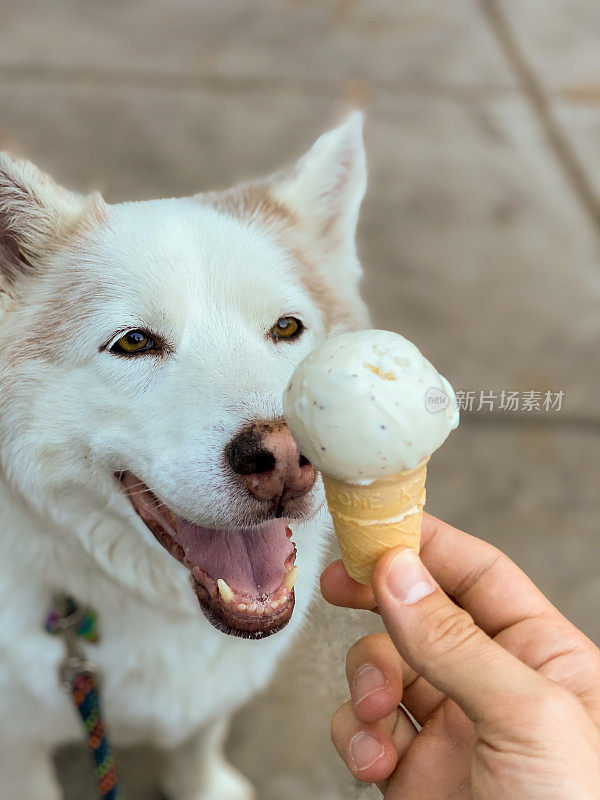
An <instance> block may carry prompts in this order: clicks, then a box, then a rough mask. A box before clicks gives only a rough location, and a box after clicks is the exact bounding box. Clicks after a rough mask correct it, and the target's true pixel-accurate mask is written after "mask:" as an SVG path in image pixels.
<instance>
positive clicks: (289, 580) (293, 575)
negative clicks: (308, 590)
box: [283, 567, 298, 592]
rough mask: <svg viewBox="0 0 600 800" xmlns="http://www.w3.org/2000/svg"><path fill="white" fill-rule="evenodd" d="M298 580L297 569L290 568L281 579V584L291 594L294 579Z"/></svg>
mask: <svg viewBox="0 0 600 800" xmlns="http://www.w3.org/2000/svg"><path fill="white" fill-rule="evenodd" d="M297 578H298V567H292V568H291V570H290V571H289V572H288V574H287V575H286V576H285V578H284V579H283V584H284V586H285V588H286V589H289V591H290V592H291V591H292V589H293V588H294V584H295V583H296V579H297Z"/></svg>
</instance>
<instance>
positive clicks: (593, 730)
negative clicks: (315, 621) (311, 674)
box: [321, 514, 600, 800]
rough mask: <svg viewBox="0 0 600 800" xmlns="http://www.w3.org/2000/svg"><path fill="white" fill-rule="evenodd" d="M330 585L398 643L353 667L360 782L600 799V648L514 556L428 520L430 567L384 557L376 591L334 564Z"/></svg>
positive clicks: (354, 748)
mask: <svg viewBox="0 0 600 800" xmlns="http://www.w3.org/2000/svg"><path fill="white" fill-rule="evenodd" d="M424 565H426V566H427V568H428V569H426V568H425V566H424ZM432 576H434V577H432ZM321 590H322V592H323V596H324V597H325V599H326V600H328V601H329V602H330V603H333V604H334V605H338V606H344V607H352V608H363V609H370V610H373V611H378V612H379V613H380V614H381V617H382V619H383V622H384V624H385V626H386V629H387V632H388V634H389V635H387V634H373V635H369V636H365V637H364V638H363V639H360V640H359V641H358V642H356V643H355V644H354V645H353V646H352V647H351V648H350V650H349V652H348V656H347V660H346V673H347V677H348V683H349V686H350V694H351V698H352V699H351V700H350V701H348V702H347V703H345V704H344V705H343V706H341V708H340V709H339V710H338V711H337V712H336V714H335V716H334V719H333V724H332V737H333V741H334V744H335V746H336V747H337V749H338V751H339V753H340V755H341V756H342V758H343V759H344V761H345V762H346V764H347V766H348V768H349V769H350V771H351V772H352V774H353V775H354V776H355V777H356V778H358V779H359V780H361V781H366V782H377V783H378V784H379V787H380V789H381V791H382V792H383V793H384V795H385V798H386V800H400V799H401V800H450V798H451V799H452V800H521V798H527V799H528V800H538V798H539V800H575V799H576V800H584V799H585V800H598V798H600V652H599V651H598V648H596V647H595V645H594V644H593V643H592V642H591V641H590V640H589V639H587V638H586V637H585V636H584V634H583V633H581V631H579V630H577V628H575V627H574V626H573V625H572V624H571V623H570V622H569V621H568V620H566V619H565V618H564V617H563V616H562V615H561V614H560V613H559V612H558V611H557V610H556V609H555V608H554V607H553V606H552V605H551V603H550V602H549V601H548V600H547V599H546V598H545V597H544V595H543V594H542V593H541V592H540V591H539V590H538V589H537V588H536V587H535V586H534V584H533V583H532V582H531V581H530V580H529V579H528V578H527V577H526V576H525V575H524V573H523V572H521V570H520V569H519V568H518V567H517V566H516V565H515V564H513V562H512V561H510V559H508V557H507V556H505V555H504V554H503V553H501V552H499V551H498V550H496V549H495V548H494V547H492V546H491V545H489V544H487V543H485V542H483V541H481V540H479V539H476V538H474V537H472V536H469V535H468V534H466V533H463V532H462V531H458V530H456V529H455V528H452V527H450V526H449V525H447V524H445V523H444V522H441V521H439V520H437V519H435V518H434V517H431V516H429V515H427V514H426V515H425V516H424V520H423V534H422V548H421V559H419V558H418V557H417V556H416V555H415V554H414V553H413V552H412V551H410V550H402V549H396V550H392V551H390V552H389V553H386V555H385V556H383V557H382V558H381V559H380V561H379V562H378V563H377V565H376V568H375V572H374V575H373V588H372V589H371V587H368V586H363V585H362V584H359V583H356V582H355V581H353V580H352V579H351V578H350V577H349V576H348V574H347V572H346V570H345V569H344V566H343V564H342V562H341V561H336V562H334V563H333V564H331V565H330V566H329V567H328V568H327V569H326V570H325V571H324V573H323V575H322V577H321ZM448 595H449V596H450V597H451V598H453V599H454V601H455V602H453V601H452V599H450V597H449V596H448ZM400 703H402V704H403V706H405V707H406V709H408V711H409V712H410V714H412V716H413V717H414V719H416V720H417V722H418V723H419V725H421V726H423V727H422V730H421V731H420V732H417V729H416V728H415V727H414V725H413V724H412V722H411V721H410V719H409V717H408V715H407V714H406V713H405V712H404V711H403V710H402V708H399V704H400Z"/></svg>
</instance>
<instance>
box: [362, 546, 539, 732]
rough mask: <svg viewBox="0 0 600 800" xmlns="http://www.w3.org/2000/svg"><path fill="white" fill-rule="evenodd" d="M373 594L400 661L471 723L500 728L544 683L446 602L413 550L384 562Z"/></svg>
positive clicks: (399, 552)
mask: <svg viewBox="0 0 600 800" xmlns="http://www.w3.org/2000/svg"><path fill="white" fill-rule="evenodd" d="M373 590H374V592H375V597H376V600H377V604H378V606H379V611H380V613H381V617H382V619H383V621H384V623H385V626H386V628H387V631H388V633H389V635H390V637H391V639H392V641H393V642H394V644H395V645H396V647H397V649H398V651H399V652H400V655H401V656H402V658H403V659H404V660H405V661H406V663H407V664H409V665H410V666H411V667H412V668H413V669H414V670H415V671H416V672H418V673H419V674H420V675H422V676H423V677H424V678H425V679H426V680H427V681H428V682H429V683H431V684H432V685H433V686H435V687H436V688H437V689H439V690H441V691H442V692H443V693H444V694H446V695H447V696H448V697H450V698H452V699H453V700H454V701H455V702H456V703H457V704H458V705H459V706H460V707H461V708H462V710H463V711H464V712H465V714H466V715H467V716H468V717H469V718H470V719H471V720H472V721H473V722H478V721H483V720H485V721H486V722H493V721H494V720H496V721H498V722H500V720H501V719H502V718H503V716H505V710H506V708H507V706H508V705H509V704H510V701H511V698H512V699H515V700H517V699H518V698H523V697H524V696H528V697H531V695H532V694H534V693H536V692H539V691H540V689H541V688H542V686H541V685H542V684H543V683H545V679H544V678H543V677H542V676H540V675H538V673H536V672H535V671H534V670H532V669H530V668H529V667H528V666H526V665H525V664H523V663H522V662H521V661H519V660H518V659H517V658H515V657H514V656H512V655H511V654H510V653H509V652H508V651H506V650H504V648H502V647H501V646H500V645H499V644H497V643H496V642H494V641H493V640H492V639H490V637H489V636H487V634H485V633H484V632H483V631H482V630H481V628H479V627H478V626H477V625H475V623H474V621H473V619H472V617H471V616H470V615H469V614H468V613H467V612H466V611H464V610H463V609H461V608H459V607H458V606H457V605H455V603H453V602H452V601H451V600H450V598H449V597H448V596H447V595H446V594H445V593H444V592H443V591H442V589H441V588H440V587H439V586H438V585H437V583H436V582H435V580H434V579H433V578H432V576H431V575H430V574H429V572H428V571H427V569H426V568H425V566H424V565H423V563H422V562H421V560H420V559H419V557H418V555H417V554H416V553H415V552H414V551H413V550H406V549H404V550H392V551H391V552H390V553H387V554H386V555H385V556H383V558H381V559H380V560H379V561H378V563H377V565H376V567H375V571H374V573H373ZM503 712H504V713H503ZM502 727H503V726H502Z"/></svg>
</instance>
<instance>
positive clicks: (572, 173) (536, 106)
mask: <svg viewBox="0 0 600 800" xmlns="http://www.w3.org/2000/svg"><path fill="white" fill-rule="evenodd" d="M478 2H479V5H480V8H481V10H482V12H483V15H484V17H485V18H486V20H487V23H488V25H489V27H490V28H491V30H492V33H493V35H494V36H495V38H496V40H497V42H498V44H499V46H500V47H501V49H502V51H503V52H504V56H505V58H506V60H507V61H508V63H509V65H510V67H511V68H512V70H513V72H514V73H515V76H516V78H517V80H518V81H519V83H520V85H521V88H522V90H523V93H524V95H525V97H526V98H527V100H528V101H529V104H530V105H531V106H532V108H533V111H534V113H535V114H536V116H537V118H538V122H539V123H540V125H541V127H542V128H543V130H544V133H545V135H546V138H547V140H548V143H549V145H550V148H551V150H552V152H553V153H554V156H555V158H556V160H557V161H558V162H559V164H560V166H561V167H562V170H563V172H564V174H565V175H566V177H567V180H568V181H569V183H570V184H571V186H572V188H573V190H574V192H575V193H576V195H577V197H578V198H579V201H580V203H581V205H582V206H583V208H584V210H585V211H586V213H587V214H588V216H589V217H590V219H591V221H592V223H593V225H594V227H595V228H596V229H597V231H600V197H598V195H597V194H596V192H595V190H594V187H593V185H592V182H591V181H590V179H589V177H588V174H587V172H586V170H585V168H584V166H583V164H582V163H581V161H580V159H579V157H578V156H577V154H576V152H575V150H574V148H573V147H572V145H571V142H570V141H569V138H568V137H567V136H566V134H565V133H564V131H563V129H562V127H561V125H560V123H559V122H558V121H557V120H556V117H555V116H554V114H553V112H552V105H551V102H550V99H549V97H548V94H547V93H546V91H545V89H544V87H543V84H542V83H541V81H540V80H539V79H538V77H537V74H536V73H535V71H534V69H533V68H532V67H531V65H530V64H529V63H528V61H527V59H526V58H525V56H524V55H523V52H522V51H521V48H520V46H519V43H518V41H517V37H516V35H515V33H514V30H513V29H512V27H511V25H510V23H509V22H508V20H507V18H506V15H505V13H504V12H503V11H502V9H501V7H500V1H499V0H478Z"/></svg>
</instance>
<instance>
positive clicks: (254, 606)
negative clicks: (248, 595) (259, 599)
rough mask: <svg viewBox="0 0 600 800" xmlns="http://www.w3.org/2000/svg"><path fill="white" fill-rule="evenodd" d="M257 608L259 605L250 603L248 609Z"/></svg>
mask: <svg viewBox="0 0 600 800" xmlns="http://www.w3.org/2000/svg"><path fill="white" fill-rule="evenodd" d="M257 608H258V606H257V605H256V603H250V605H249V606H248V611H256V609H257Z"/></svg>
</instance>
